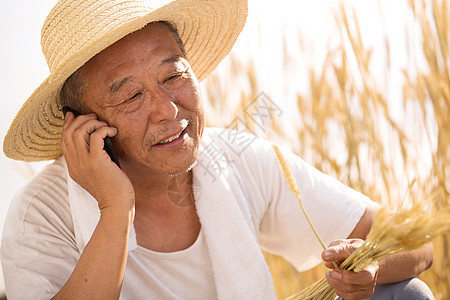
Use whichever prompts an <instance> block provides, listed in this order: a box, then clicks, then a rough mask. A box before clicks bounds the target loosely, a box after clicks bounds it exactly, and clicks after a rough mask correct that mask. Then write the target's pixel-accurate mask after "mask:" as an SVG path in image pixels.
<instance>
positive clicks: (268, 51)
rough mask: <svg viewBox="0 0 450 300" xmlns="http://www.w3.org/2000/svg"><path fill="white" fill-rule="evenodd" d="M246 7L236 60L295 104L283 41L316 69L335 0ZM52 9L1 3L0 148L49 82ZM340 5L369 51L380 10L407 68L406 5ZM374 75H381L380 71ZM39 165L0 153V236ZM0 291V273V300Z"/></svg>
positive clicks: (395, 53) (28, 1)
mask: <svg viewBox="0 0 450 300" xmlns="http://www.w3.org/2000/svg"><path fill="white" fill-rule="evenodd" d="M249 2H250V3H249V6H250V8H249V17H248V20H247V25H246V28H245V29H244V32H243V34H242V35H241V36H240V38H239V40H238V42H237V44H236V45H235V48H234V50H233V52H234V53H235V54H237V55H239V56H240V57H242V58H243V60H245V58H250V57H251V58H252V59H253V60H254V61H255V62H256V70H257V72H258V76H259V77H260V79H261V81H262V86H264V87H265V88H264V89H265V90H264V91H265V92H270V95H271V98H272V100H274V101H278V100H280V99H282V101H294V100H295V99H290V95H288V94H286V91H285V90H284V87H283V84H282V81H283V80H287V78H283V70H282V65H283V62H282V60H281V51H282V48H281V46H282V42H283V40H282V35H283V34H291V35H292V36H294V37H295V38H297V36H298V34H299V33H300V34H301V35H302V49H298V44H297V41H289V40H288V42H287V45H288V47H289V52H290V54H291V55H293V56H294V57H296V58H297V60H298V62H299V65H298V66H302V65H303V66H306V65H311V64H312V65H314V64H315V63H317V64H320V63H321V62H322V58H323V55H324V54H325V53H326V52H327V47H329V46H330V45H333V44H334V43H336V42H337V35H336V28H335V23H334V19H333V11H334V10H336V9H337V6H338V3H339V1H336V0H314V1H310V0H299V1H294V0H278V1H268V0H249ZM55 3H56V1H55V0H39V1H36V0H21V1H1V2H0V36H1V43H2V46H1V48H0V69H1V72H0V87H1V91H2V94H3V95H2V98H1V101H0V141H3V138H4V136H5V134H6V131H7V129H8V127H9V124H10V123H11V121H12V119H13V117H14V116H15V114H16V112H17V111H18V110H19V108H20V106H21V105H22V104H23V102H24V101H25V100H26V99H27V98H28V97H29V96H30V95H31V93H32V92H33V91H34V90H35V89H36V88H37V87H38V86H39V84H40V83H41V82H42V81H43V80H44V79H45V78H46V77H47V76H48V75H49V71H48V68H47V65H46V63H45V59H44V56H43V55H42V52H41V48H40V30H41V27H42V24H43V22H44V19H45V17H46V14H47V13H48V12H49V10H50V9H51V7H52V6H53V5H54V4H55ZM344 3H346V7H354V8H355V11H356V13H357V15H358V17H359V21H360V27H361V31H362V34H363V36H364V40H365V42H366V45H368V46H369V47H376V46H377V45H378V46H379V45H381V44H382V39H383V36H382V35H381V34H380V31H379V28H380V26H381V25H380V24H381V22H380V20H381V19H380V7H382V8H383V10H382V13H381V15H382V16H383V24H384V25H383V26H385V28H386V29H388V30H387V32H388V33H389V38H390V40H391V42H392V45H391V47H392V62H393V64H394V67H398V66H406V65H407V63H408V62H407V61H406V58H405V55H404V53H405V49H404V48H403V46H404V45H405V44H406V41H405V38H404V36H405V30H406V29H405V22H406V21H407V20H408V15H407V14H406V11H407V10H406V1H405V0H395V1H389V0H380V1H376V0H344ZM408 30H412V29H411V28H410V29H408ZM291 35H289V36H291ZM300 53H301V54H302V55H300ZM375 55H380V57H379V58H378V59H379V60H382V59H383V57H382V55H383V54H382V53H377V52H375ZM381 65H382V64H380V66H381ZM219 71H220V67H219ZM379 71H380V72H382V70H381V69H380V70H379ZM304 72H305V70H304V69H303V70H302V68H301V67H299V72H298V78H297V79H298V82H299V86H298V89H299V90H302V91H306V90H307V87H306V86H302V85H301V82H302V78H303V80H304V78H305V77H304V76H306V74H305V73H304ZM393 79H394V80H395V78H393ZM394 93H395V92H394ZM280 101H281V100H280ZM282 101H281V102H282ZM43 165H45V164H42V163H40V164H39V163H38V164H36V163H33V164H24V163H18V162H15V161H12V160H10V159H7V158H6V157H5V156H4V154H3V151H2V152H1V153H0V190H1V191H2V197H1V198H0V232H1V230H2V228H3V221H4V218H5V215H6V211H7V208H8V205H9V202H10V199H11V198H12V197H13V194H14V193H15V192H16V191H17V190H18V189H19V188H20V187H21V186H23V185H24V184H25V183H26V181H27V178H26V175H25V174H26V173H27V172H30V171H37V170H40V169H41V168H42V166H43ZM2 291H3V280H2V276H1V271H0V295H1V294H2Z"/></svg>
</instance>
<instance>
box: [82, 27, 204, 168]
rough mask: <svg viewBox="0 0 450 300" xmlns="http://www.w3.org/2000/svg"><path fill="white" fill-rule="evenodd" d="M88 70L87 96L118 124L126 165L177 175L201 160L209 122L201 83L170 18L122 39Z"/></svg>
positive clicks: (118, 143) (118, 148)
mask: <svg viewBox="0 0 450 300" xmlns="http://www.w3.org/2000/svg"><path fill="white" fill-rule="evenodd" d="M82 74H83V78H84V80H85V82H86V86H85V87H84V88H83V90H84V93H83V97H82V102H83V104H84V106H85V107H86V108H88V109H89V110H90V111H93V112H95V113H96V114H97V115H98V117H99V119H100V120H104V121H106V122H107V123H108V124H109V125H110V126H113V127H116V128H117V129H118V133H117V135H116V136H115V137H114V138H113V144H114V147H115V149H116V152H117V154H118V156H119V158H120V163H121V165H122V166H123V168H124V170H125V171H127V170H133V171H145V172H147V171H150V172H153V173H155V174H161V175H174V174H177V173H180V172H183V171H186V170H187V169H189V167H190V166H191V165H192V164H193V163H194V162H195V160H196V158H197V155H198V147H199V143H200V139H201V135H202V132H203V128H204V115H203V104H202V101H201V97H200V89H199V84H198V81H197V78H196V77H195V75H194V73H193V72H192V70H191V67H190V65H189V63H188V61H187V60H186V59H185V58H184V56H183V53H182V52H181V50H180V48H179V46H178V44H177V43H176V41H175V39H174V37H173V35H172V33H171V32H170V30H169V29H168V28H167V27H166V26H165V25H164V24H162V23H154V24H149V25H147V26H146V27H144V28H143V29H141V30H139V31H137V32H135V33H132V34H130V35H128V36H126V37H125V38H123V39H121V40H120V41H118V42H116V43H115V44H113V45H112V46H110V47H108V48H107V49H105V50H103V51H102V52H101V53H99V54H98V55H96V56H95V57H94V58H92V59H91V60H90V61H89V62H88V63H87V64H85V65H84V66H83V69H82Z"/></svg>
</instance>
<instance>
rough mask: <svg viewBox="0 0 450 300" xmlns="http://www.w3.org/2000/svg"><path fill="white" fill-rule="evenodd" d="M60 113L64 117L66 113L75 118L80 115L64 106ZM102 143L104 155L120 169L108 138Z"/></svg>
mask: <svg viewBox="0 0 450 300" xmlns="http://www.w3.org/2000/svg"><path fill="white" fill-rule="evenodd" d="M62 111H63V113H64V116H65V115H66V113H67V112H68V111H70V112H72V113H73V114H74V115H75V117H78V116H79V115H80V113H79V112H78V111H76V110H75V109H73V108H71V107H69V106H64V107H63V108H62ZM103 141H104V146H103V150H105V151H106V153H108V155H109V157H111V160H112V161H113V162H115V163H116V165H117V166H118V167H119V168H120V163H119V158H118V157H117V155H116V151H115V150H114V147H113V144H112V142H111V139H110V137H109V136H107V137H105V138H104V139H103Z"/></svg>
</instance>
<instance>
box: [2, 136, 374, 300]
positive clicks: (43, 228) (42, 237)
mask: <svg viewBox="0 0 450 300" xmlns="http://www.w3.org/2000/svg"><path fill="white" fill-rule="evenodd" d="M202 153H203V154H205V155H203V154H202ZM284 154H285V156H286V159H287V161H288V163H289V164H290V166H291V168H292V169H293V174H294V176H295V178H296V180H297V183H298V185H299V186H300V190H301V194H302V198H303V204H304V206H305V208H306V210H307V212H308V215H309V217H310V219H311V220H312V222H313V224H314V225H315V226H316V229H317V231H318V232H319V234H320V235H321V237H322V239H323V240H324V242H325V243H326V244H328V243H330V242H331V241H332V240H335V239H338V238H346V237H347V236H348V235H349V234H350V233H351V232H352V230H353V229H354V227H355V226H356V224H357V223H358V221H359V220H360V218H361V216H362V214H363V213H364V211H365V208H366V206H367V204H368V203H369V201H370V200H368V198H367V197H365V196H364V195H362V194H360V193H358V192H356V191H354V190H352V189H350V188H348V187H346V186H344V185H342V184H341V183H340V182H338V181H337V180H335V179H333V178H331V177H329V176H327V175H324V174H322V173H320V172H319V171H318V170H316V169H314V168H313V167H312V166H310V165H309V164H307V163H305V162H304V161H303V160H302V159H300V158H299V157H297V156H295V155H293V154H292V153H290V152H287V151H285V152H284ZM193 176H194V184H196V185H197V188H199V187H200V192H198V191H197V192H195V191H194V196H195V200H196V206H197V210H198V214H199V218H200V222H201V225H202V230H201V233H200V235H199V237H198V239H197V241H196V242H195V243H194V244H193V245H192V246H191V247H189V248H188V249H186V250H183V251H179V252H175V253H155V252H153V251H150V250H148V249H144V248H142V247H139V246H138V247H137V248H135V249H133V250H132V251H130V252H129V256H128V262H127V267H126V272H125V278H124V283H123V287H122V293H121V298H122V299H214V298H219V299H236V298H238V299H239V298H242V299H244V298H245V299H247V298H249V295H250V294H249V292H247V291H254V290H264V289H265V288H266V287H265V286H258V285H268V284H270V285H271V284H272V283H271V280H270V274H269V280H267V276H266V275H265V274H262V275H261V276H254V274H252V273H251V271H252V270H253V269H254V268H253V266H255V269H257V270H258V271H257V272H260V273H268V269H258V268H257V267H256V265H257V264H258V263H259V261H260V260H263V257H262V255H260V253H259V249H257V250H256V251H255V249H253V248H254V246H253V245H252V241H254V242H255V243H254V244H255V245H256V247H257V246H258V243H259V246H260V247H261V248H262V249H264V250H266V251H269V252H272V253H275V254H278V255H281V256H283V257H285V258H286V259H287V260H288V261H290V262H291V263H292V264H293V265H294V266H295V267H296V268H297V269H298V270H306V269H308V268H311V267H313V266H314V265H316V264H317V263H319V262H320V253H321V251H322V249H321V246H320V244H319V243H318V242H317V240H316V238H315V236H314V234H313V233H312V231H311V229H310V228H309V225H308V224H307V223H306V220H305V218H304V216H303V215H302V212H301V210H300V207H299V204H298V200H297V198H296V197H295V196H294V195H293V194H292V192H291V191H290V189H289V186H288V185H287V183H286V180H285V178H284V177H283V175H282V174H281V172H280V169H279V166H278V161H277V160H276V157H275V155H274V152H273V149H272V146H271V144H270V143H268V142H266V141H264V140H262V139H259V138H256V137H254V136H251V135H248V134H243V133H236V132H233V131H230V130H224V129H211V128H206V129H205V131H204V135H203V138H202V146H201V154H200V156H199V159H198V161H197V164H196V165H195V166H194V168H193ZM67 186H68V185H67V170H66V167H65V162H64V159H63V158H60V159H58V160H57V161H56V162H55V163H53V164H51V165H49V166H48V167H47V168H46V169H45V170H44V171H43V172H42V173H41V174H39V175H37V176H36V177H35V178H34V179H33V180H31V182H30V183H29V184H28V185H27V186H26V187H25V188H24V189H23V190H22V191H20V192H19V193H18V194H17V195H16V197H15V198H14V200H13V201H12V203H11V207H10V210H9V212H8V216H7V219H6V223H5V226H4V233H3V240H2V245H1V246H2V249H1V259H2V265H3V270H4V277H5V286H6V292H7V296H8V299H13V300H14V299H31V298H32V299H48V298H50V297H52V296H53V295H54V294H56V292H57V291H58V290H59V289H60V288H61V287H62V286H63V285H64V283H65V281H66V280H67V279H68V277H69V276H70V274H71V272H72V270H73V268H74V267H75V265H76V263H77V261H78V259H79V257H80V255H81V253H82V250H83V248H84V245H85V242H87V241H84V242H83V243H84V244H83V243H80V238H79V235H80V233H79V230H78V229H77V226H74V224H84V223H89V222H87V221H88V220H85V218H87V217H86V216H84V215H83V214H80V213H79V212H77V211H74V210H75V209H73V208H71V206H70V201H69V199H68V191H67ZM217 188H219V189H220V192H218V190H217ZM219 207H221V208H220V209H221V210H219V211H217V209H218V208H219ZM216 208H217V209H216ZM228 208H230V210H229V209H228ZM234 208H236V209H237V210H233V209H234ZM236 212H237V213H236ZM85 221H86V222H85ZM239 224H240V225H239ZM239 226H240V227H239ZM237 227H239V229H236V228H237ZM242 229H244V230H242ZM222 237H223V238H222ZM222 240H223V241H224V242H223V245H222V244H220V242H221V241H222ZM250 248H252V249H250ZM221 251H222V252H221ZM240 253H244V254H246V253H252V255H251V257H245V255H242V257H240ZM253 254H254V255H253ZM252 256H255V258H254V260H252V259H253V257H252ZM256 256H258V257H256ZM233 264H236V265H238V266H233ZM240 266H241V267H240ZM239 267H240V268H239ZM236 270H238V271H236ZM247 270H248V274H246V273H247ZM253 271H254V270H253ZM255 287H257V288H255ZM233 288H234V291H233ZM228 290H230V291H232V292H229V293H228ZM266 290H267V291H266V292H264V293H262V294H260V296H258V297H257V298H258V299H274V294H273V290H272V287H270V288H267V289H266ZM239 291H246V292H245V293H244V292H242V293H240V292H239ZM255 295H256V293H255ZM261 295H262V296H261ZM250 298H251V297H250Z"/></svg>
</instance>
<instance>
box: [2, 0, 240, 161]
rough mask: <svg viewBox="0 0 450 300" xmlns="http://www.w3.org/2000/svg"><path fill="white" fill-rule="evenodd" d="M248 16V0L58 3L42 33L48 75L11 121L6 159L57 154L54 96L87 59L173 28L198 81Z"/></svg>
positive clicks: (59, 126)
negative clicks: (164, 25)
mask: <svg viewBox="0 0 450 300" xmlns="http://www.w3.org/2000/svg"><path fill="white" fill-rule="evenodd" d="M246 17H247V0H178V1H174V2H171V3H169V4H167V5H165V6H162V7H159V8H157V9H151V8H150V7H148V6H147V5H146V3H145V2H143V1H140V0H81V1H80V0H61V1H59V2H58V3H57V4H56V5H55V7H54V8H53V9H52V10H51V12H50V13H49V15H48V17H47V19H46V20H45V22H44V26H43V28H42V32H41V45H42V51H43V53H44V55H45V58H46V60H47V64H48V67H49V69H50V76H49V77H48V78H47V79H46V80H45V81H44V82H43V83H42V84H41V85H40V86H39V87H38V88H37V89H36V90H35V91H34V93H33V94H32V95H31V96H30V98H28V100H27V101H26V102H25V103H24V105H23V106H22V108H21V109H20V111H19V112H18V114H17V115H16V117H15V119H14V120H13V122H12V124H11V126H10V128H9V130H8V133H7V135H6V137H5V139H4V142H3V151H4V153H5V155H6V156H7V157H9V158H12V159H16V160H24V161H40V160H51V159H56V158H58V157H59V156H61V154H62V153H61V148H60V141H61V133H62V125H63V123H64V120H63V114H62V111H61V108H60V107H58V97H59V92H60V90H61V87H62V85H63V84H64V82H65V81H66V79H67V78H68V77H69V76H70V75H71V74H72V73H73V72H75V71H76V70H77V69H78V68H80V67H81V66H83V65H84V64H85V63H86V62H87V61H88V60H89V59H91V58H92V57H93V56H95V55H96V54H98V53H99V52H101V51H102V50H103V49H105V48H107V47H108V46H110V45H112V44H113V43H115V42H116V41H118V40H120V39H121V38H123V37H124V36H126V35H128V34H129V33H131V32H133V31H136V30H139V29H140V28H142V27H144V26H145V25H146V24H148V23H150V22H157V21H167V22H170V23H171V24H173V25H175V26H176V28H177V30H178V33H179V35H180V37H181V39H182V41H183V43H184V45H185V49H186V54H187V57H188V60H189V62H190V64H191V66H192V69H193V71H194V73H195V74H196V75H197V78H198V79H199V80H202V79H204V78H205V77H206V76H207V75H208V74H209V73H211V72H212V71H213V70H214V69H215V68H216V66H217V65H218V64H219V62H220V61H221V60H222V59H223V58H224V57H225V56H226V55H227V54H228V53H229V52H230V51H231V48H232V46H233V45H234V43H235V41H236V39H237V37H238V35H239V33H240V32H241V31H242V29H243V27H244V24H245V19H246Z"/></svg>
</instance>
